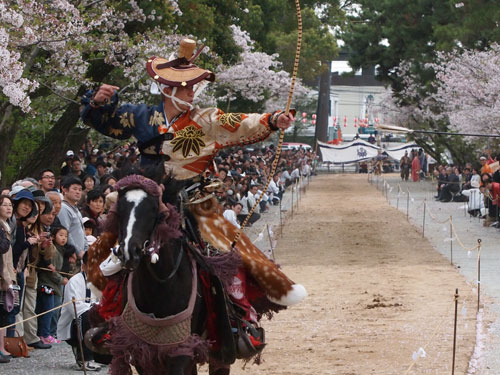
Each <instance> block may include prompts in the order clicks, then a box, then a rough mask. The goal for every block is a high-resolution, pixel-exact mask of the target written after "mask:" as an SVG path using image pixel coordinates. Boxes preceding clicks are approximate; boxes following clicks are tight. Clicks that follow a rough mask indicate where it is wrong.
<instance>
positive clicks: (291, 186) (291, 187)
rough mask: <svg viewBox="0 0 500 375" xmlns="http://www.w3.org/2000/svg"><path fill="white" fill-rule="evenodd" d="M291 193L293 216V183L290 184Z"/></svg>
mask: <svg viewBox="0 0 500 375" xmlns="http://www.w3.org/2000/svg"><path fill="white" fill-rule="evenodd" d="M290 189H291V193H292V205H291V208H290V209H291V211H292V217H293V184H292V185H290Z"/></svg>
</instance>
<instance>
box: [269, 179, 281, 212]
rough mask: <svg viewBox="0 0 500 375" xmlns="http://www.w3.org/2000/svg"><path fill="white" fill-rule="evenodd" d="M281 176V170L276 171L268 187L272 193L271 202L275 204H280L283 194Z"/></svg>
mask: <svg viewBox="0 0 500 375" xmlns="http://www.w3.org/2000/svg"><path fill="white" fill-rule="evenodd" d="M280 177H281V173H280V172H277V173H275V174H274V176H273V178H272V180H271V181H270V182H269V187H268V188H267V192H268V194H269V195H270V198H271V202H272V203H273V204H274V205H277V204H279V203H280V201H281V198H282V196H283V185H282V183H281V180H280Z"/></svg>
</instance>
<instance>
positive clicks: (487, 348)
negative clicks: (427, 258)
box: [372, 175, 500, 375]
mask: <svg viewBox="0 0 500 375" xmlns="http://www.w3.org/2000/svg"><path fill="white" fill-rule="evenodd" d="M384 180H385V181H386V182H387V184H388V185H387V187H388V188H386V189H385V190H384V188H383V186H384ZM372 183H373V185H374V186H375V187H377V186H378V189H379V190H380V193H381V194H386V195H387V197H388V200H389V202H390V204H391V205H393V206H395V207H398V208H399V210H401V211H403V212H404V213H406V212H407V202H408V203H409V204H408V206H409V207H408V208H409V210H408V216H409V220H410V221H411V222H412V223H413V224H414V225H415V226H416V227H418V228H422V227H423V222H424V220H423V219H424V201H425V206H426V215H425V231H424V233H425V237H427V238H428V239H429V240H430V241H431V243H432V244H433V246H434V247H435V248H436V250H438V251H439V252H440V253H441V254H443V255H444V256H446V257H447V258H448V259H450V260H451V258H453V264H454V265H455V266H456V267H457V268H458V270H459V271H460V273H462V274H463V275H464V276H465V277H466V279H467V280H468V281H469V282H470V283H471V284H473V285H476V286H477V284H478V283H477V280H478V274H477V252H476V251H470V252H469V251H466V250H464V249H463V248H462V247H461V246H460V244H459V243H458V240H457V239H455V238H456V237H457V234H458V238H459V239H460V240H461V241H462V243H463V245H465V247H466V248H472V247H474V246H476V245H477V240H478V239H481V267H480V270H481V272H480V280H481V283H480V285H481V295H482V297H481V298H482V300H483V302H485V301H486V302H485V308H486V310H487V312H488V313H491V315H492V316H493V318H494V319H493V320H494V321H493V323H492V324H491V326H490V327H489V332H488V333H489V337H488V338H485V337H483V336H482V334H481V332H479V336H478V337H479V339H480V340H479V341H480V345H481V346H484V348H482V347H476V355H475V356H476V357H478V359H479V364H478V365H477V366H478V368H477V369H474V368H471V369H469V372H470V373H471V374H472V373H475V374H481V375H498V374H500V356H499V355H498V354H499V353H500V272H499V270H500V248H499V245H500V231H499V230H498V229H495V228H489V227H484V226H483V221H482V220H481V221H480V220H479V219H478V218H473V217H470V216H469V215H468V214H466V211H465V209H464V205H465V203H455V202H450V203H442V202H437V201H436V200H435V199H434V195H435V194H436V184H435V183H433V182H431V181H421V182H417V183H414V182H411V181H410V182H403V181H401V179H400V178H399V176H397V175H383V176H381V177H379V178H378V180H377V179H376V178H374V179H373V180H372ZM399 190H401V191H399ZM398 191H399V193H398ZM408 191H409V192H410V195H409V197H410V199H409V200H407V197H408V194H407V192H408ZM450 216H451V217H452V222H453V227H454V229H455V230H454V234H453V235H452V236H450V224H449V221H448V222H447V223H445V224H442V223H443V222H444V221H446V220H447V219H449V218H450ZM450 238H452V239H453V240H452V241H450V240H449V239H450ZM481 341H482V342H481ZM474 370H476V371H475V372H474Z"/></svg>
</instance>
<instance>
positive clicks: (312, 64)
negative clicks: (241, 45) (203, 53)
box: [241, 0, 338, 81]
mask: <svg viewBox="0 0 500 375" xmlns="http://www.w3.org/2000/svg"><path fill="white" fill-rule="evenodd" d="M301 6H302V28H303V36H302V50H301V57H300V64H299V77H300V78H302V79H304V80H306V81H309V80H314V79H315V78H316V77H317V76H318V75H320V74H321V73H322V71H323V69H324V66H322V65H321V64H320V63H321V62H323V61H330V60H332V59H333V58H334V57H335V56H337V54H338V48H337V42H336V40H335V37H334V35H333V34H332V33H331V32H330V28H331V27H333V26H336V21H335V23H330V22H331V21H333V18H332V17H331V15H332V14H334V13H335V14H337V13H336V12H338V7H337V6H336V4H335V2H331V1H321V2H319V1H315V2H313V1H301ZM318 7H321V8H324V9H323V12H321V13H318V12H317V10H318ZM332 9H334V10H335V11H336V12H333V10H332ZM248 10H249V12H248V13H246V14H245V15H244V17H243V18H242V20H241V21H242V22H241V23H242V27H243V28H244V29H245V30H247V31H248V32H249V33H250V36H251V37H252V39H253V40H255V41H256V43H257V46H258V47H260V48H261V49H262V50H263V51H264V52H266V53H268V54H273V53H278V54H279V60H280V61H281V62H282V63H283V68H284V70H286V71H287V72H289V73H291V72H292V70H293V63H294V60H295V47H296V43H297V13H296V8H295V3H294V1H290V0H249V6H248ZM321 15H323V17H321Z"/></svg>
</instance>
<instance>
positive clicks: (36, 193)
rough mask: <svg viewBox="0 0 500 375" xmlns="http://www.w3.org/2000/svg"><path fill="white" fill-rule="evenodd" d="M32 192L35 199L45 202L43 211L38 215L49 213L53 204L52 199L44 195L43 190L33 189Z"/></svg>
mask: <svg viewBox="0 0 500 375" xmlns="http://www.w3.org/2000/svg"><path fill="white" fill-rule="evenodd" d="M32 194H33V197H34V198H35V201H37V202H43V203H45V208H44V210H43V212H41V213H40V215H47V214H50V213H51V212H52V208H53V204H52V201H51V200H50V199H49V198H48V197H47V196H45V193H44V192H43V190H35V191H33V192H32Z"/></svg>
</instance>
